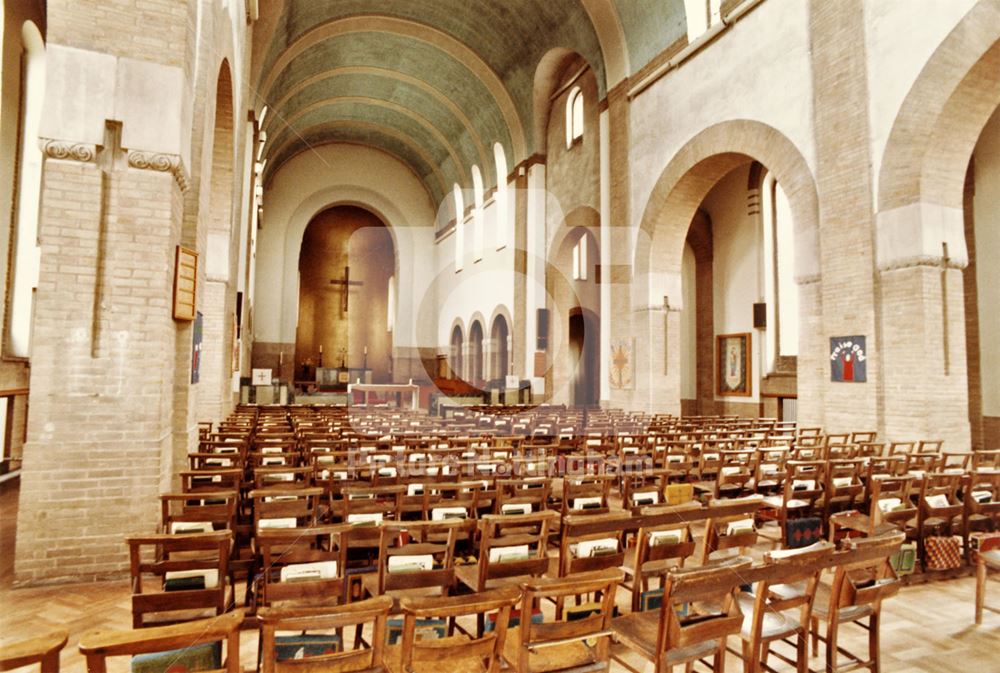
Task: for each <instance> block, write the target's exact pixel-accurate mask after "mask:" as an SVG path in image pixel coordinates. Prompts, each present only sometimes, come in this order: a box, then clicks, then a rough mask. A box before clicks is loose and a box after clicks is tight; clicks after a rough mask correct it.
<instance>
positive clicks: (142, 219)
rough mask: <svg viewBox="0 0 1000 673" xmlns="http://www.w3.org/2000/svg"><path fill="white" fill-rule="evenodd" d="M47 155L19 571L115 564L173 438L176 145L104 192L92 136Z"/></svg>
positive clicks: (134, 156)
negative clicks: (173, 151) (168, 153)
mask: <svg viewBox="0 0 1000 673" xmlns="http://www.w3.org/2000/svg"><path fill="white" fill-rule="evenodd" d="M46 154H47V159H46V164H45V174H44V175H45V177H44V184H43V189H42V212H41V218H40V223H39V240H40V243H41V270H40V274H39V277H40V282H39V287H38V292H37V294H36V300H35V320H34V344H33V352H32V365H33V366H32V372H31V397H30V404H31V415H30V418H29V424H28V442H27V444H26V445H25V450H24V465H23V471H22V477H21V505H20V509H19V512H18V524H17V548H16V563H15V572H16V577H17V580H18V581H37V580H41V579H49V578H55V577H61V576H66V575H76V576H82V577H99V576H104V575H108V574H114V573H116V572H121V571H124V570H125V569H126V568H127V567H128V559H127V556H126V554H125V553H124V550H123V546H122V535H123V534H126V533H129V532H138V531H148V530H150V529H151V528H153V527H155V525H156V522H157V520H158V518H159V504H158V500H157V495H158V493H159V492H160V490H161V488H162V485H163V482H164V480H165V478H166V475H168V474H169V467H168V469H167V470H164V469H163V468H164V461H166V463H167V464H168V465H169V457H170V447H171V434H170V431H171V406H172V405H171V390H172V384H173V378H172V373H173V370H174V361H173V359H174V356H173V339H174V331H175V330H174V323H173V320H172V316H171V308H172V307H171V296H172V292H173V269H174V258H173V252H174V246H175V245H176V243H177V242H178V241H179V237H180V223H181V212H182V199H181V185H182V184H183V174H182V172H181V171H182V169H181V168H180V165H179V157H176V156H174V157H170V156H165V155H146V154H143V153H137V152H129V157H128V162H129V166H128V167H127V168H126V169H124V170H122V171H120V172H117V173H112V174H111V175H110V178H108V177H107V176H104V177H103V179H105V180H107V184H106V186H105V188H104V190H103V198H102V170H101V168H99V167H98V166H97V165H96V163H94V159H95V157H96V156H97V148H96V147H94V146H88V145H86V144H72V143H63V142H50V143H47V145H46ZM163 169H166V170H163ZM171 169H172V170H173V174H171V172H170V170H171ZM102 230H103V232H102ZM102 237H104V238H105V239H106V246H102V240H101V239H102ZM102 247H103V249H104V250H106V251H107V252H106V253H105V254H104V255H103V260H102V254H101V250H102Z"/></svg>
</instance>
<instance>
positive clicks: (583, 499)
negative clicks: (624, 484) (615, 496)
mask: <svg viewBox="0 0 1000 673" xmlns="http://www.w3.org/2000/svg"><path fill="white" fill-rule="evenodd" d="M615 479H616V477H614V476H612V475H597V474H594V475H579V476H567V477H565V478H564V479H563V494H562V514H563V516H566V515H569V514H607V513H608V511H609V509H608V498H609V496H610V495H611V485H612V484H613V483H614V481H615Z"/></svg>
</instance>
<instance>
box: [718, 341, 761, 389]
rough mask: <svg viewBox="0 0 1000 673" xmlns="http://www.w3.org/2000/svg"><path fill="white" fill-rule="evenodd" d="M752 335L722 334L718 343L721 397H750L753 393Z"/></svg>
mask: <svg viewBox="0 0 1000 673" xmlns="http://www.w3.org/2000/svg"><path fill="white" fill-rule="evenodd" d="M750 339H751V335H750V333H749V332H747V333H744V334H720V335H718V336H716V337H715V340H716V343H715V348H716V354H715V358H716V377H717V386H716V387H717V392H718V394H719V395H722V396H726V395H738V396H749V395H751V394H752V393H753V384H752V382H751V373H752V371H753V367H752V360H751V358H750V355H751V341H750Z"/></svg>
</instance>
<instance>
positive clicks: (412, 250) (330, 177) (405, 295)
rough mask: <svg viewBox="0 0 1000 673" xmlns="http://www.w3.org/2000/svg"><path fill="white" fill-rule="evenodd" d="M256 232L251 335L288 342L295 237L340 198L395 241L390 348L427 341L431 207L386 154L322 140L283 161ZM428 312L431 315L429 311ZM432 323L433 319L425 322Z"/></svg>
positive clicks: (294, 296)
mask: <svg viewBox="0 0 1000 673" xmlns="http://www.w3.org/2000/svg"><path fill="white" fill-rule="evenodd" d="M263 201H264V217H263V224H262V227H261V229H260V231H259V232H258V243H257V260H256V274H257V277H256V280H255V302H256V305H255V320H254V338H255V341H258V342H268V343H282V344H291V343H294V341H295V328H296V323H297V317H298V311H297V307H298V296H299V280H298V264H299V251H300V250H301V244H302V236H303V233H304V232H305V228H306V225H308V223H309V221H310V220H312V218H313V216H314V215H316V214H317V213H318V212H320V211H322V210H325V209H326V208H328V207H330V206H333V205H339V204H353V205H360V206H363V207H366V208H369V209H371V210H372V211H374V212H375V213H377V214H378V215H379V216H380V217H381V218H382V219H383V221H384V222H386V223H387V224H388V225H389V228H390V232H391V233H392V236H393V240H394V243H395V246H396V251H397V257H396V260H397V261H396V264H397V268H396V274H395V275H396V279H397V288H398V294H397V303H396V306H397V314H396V321H395V324H396V326H397V327H396V330H395V331H394V333H393V338H394V346H395V347H396V348H400V347H403V348H416V347H418V346H433V345H434V338H433V337H434V335H433V333H432V334H430V336H429V337H428V338H426V340H424V339H423V337H422V336H421V335H419V334H418V331H417V324H418V319H419V317H420V316H419V311H421V310H426V308H425V307H426V306H427V305H428V302H429V303H430V305H431V306H433V305H435V302H434V298H433V295H429V294H428V293H429V292H430V291H431V288H432V280H433V276H434V266H433V258H432V257H431V256H430V255H429V254H428V253H427V251H429V250H432V249H433V238H434V233H433V232H434V218H435V211H434V207H433V205H432V204H431V201H430V198H429V197H428V195H427V192H426V191H425V190H424V189H423V186H422V184H421V183H420V181H419V180H418V179H417V177H416V176H415V175H414V174H413V173H412V172H410V171H409V169H407V168H406V167H405V166H404V165H403V164H402V163H400V162H399V161H398V160H396V159H395V158H393V157H391V156H389V155H388V154H386V153H384V152H381V151H378V150H374V149H371V148H365V147H360V146H357V145H349V144H329V145H323V146H320V147H316V148H314V149H313V150H311V151H308V152H304V153H302V154H300V155H298V156H296V157H295V158H293V159H292V160H290V161H289V162H288V163H287V164H285V165H284V166H283V167H282V168H281V169H280V170H279V172H278V173H276V174H275V176H274V178H273V179H272V180H271V182H270V183H269V184H268V185H267V188H266V189H265V192H264V198H263ZM432 315H433V314H432ZM431 324H433V323H431Z"/></svg>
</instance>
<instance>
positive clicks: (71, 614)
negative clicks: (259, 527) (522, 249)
mask: <svg viewBox="0 0 1000 673" xmlns="http://www.w3.org/2000/svg"><path fill="white" fill-rule="evenodd" d="M16 508H17V501H16V489H15V490H11V491H8V492H4V493H2V494H0V642H2V643H6V642H10V641H13V640H18V639H21V638H27V637H31V636H33V635H37V634H39V633H40V632H42V631H44V630H47V629H52V628H57V627H61V628H66V629H68V630H69V632H70V638H69V644H68V645H67V646H66V648H65V649H64V650H63V652H62V670H63V671H67V672H68V673H85V671H86V667H85V665H84V660H83V658H82V657H81V656H80V655H79V653H78V652H77V650H76V644H77V642H78V640H79V638H80V636H81V635H82V634H84V633H87V632H89V631H93V630H100V629H127V628H128V627H129V625H130V623H131V617H130V611H129V591H128V584H127V582H125V581H118V582H102V583H88V584H68V585H67V584H63V585H57V586H43V587H33V588H12V587H11V580H12V574H11V568H12V564H13V562H12V559H13V551H14V521H15V520H16ZM123 553H124V552H123ZM990 584H991V586H990V587H989V593H988V596H987V598H988V600H987V603H988V604H991V605H994V606H996V607H998V608H1000V583H998V582H991V583H990ZM973 594H974V580H973V578H972V577H965V578H961V579H955V580H947V581H938V582H929V583H924V584H918V585H915V586H909V587H904V588H903V589H902V591H901V592H900V594H899V595H898V596H897V597H895V598H893V599H891V600H890V601H888V602H887V603H886V604H885V605H884V607H883V622H882V624H883V626H882V671H883V673H949V672H954V673H1000V614H998V613H996V612H986V614H985V616H984V618H983V624H982V625H981V626H976V625H975V624H974V623H973V614H972V603H973ZM626 598H627V597H626V596H625V595H624V592H622V593H621V594H620V595H619V601H618V602H619V605H620V606H621V607H622V608H624V607H625V606H626V604H627V601H626ZM546 616H547V617H550V615H546ZM842 638H843V640H842V642H843V643H844V646H845V647H847V649H848V650H851V651H858V652H863V651H864V648H866V647H867V635H866V633H865V632H864V631H862V630H861V629H860V628H858V627H854V626H851V627H848V628H847V631H846V632H845V633H844V635H843V636H842ZM731 645H732V646H733V647H736V648H738V647H739V644H738V643H737V642H735V641H732V642H731ZM240 649H241V656H240V659H241V664H242V666H243V668H245V669H252V668H253V666H254V662H255V661H256V652H257V633H256V632H254V631H247V632H245V633H244V636H243V639H242V643H241V648H240ZM615 652H616V653H617V654H619V655H620V656H622V657H624V658H625V659H626V660H627V661H629V662H630V663H631V664H632V665H633V666H635V667H636V668H639V669H640V670H651V668H650V667H649V666H647V665H644V664H643V663H642V660H641V659H640V658H638V657H635V656H634V655H633V654H632V653H630V652H628V651H627V650H625V649H624V648H622V647H621V646H616V647H615ZM821 652H822V649H821ZM772 661H773V659H772ZM113 663H114V664H117V665H113V666H112V667H109V673H116V672H117V671H126V670H128V662H126V661H118V662H113ZM776 663H777V662H776ZM727 664H728V665H727V667H726V670H727V671H742V670H743V669H742V663H741V662H740V661H739V660H738V659H737V658H736V657H734V656H730V657H729V660H728V662H727ZM810 666H811V668H812V669H813V670H820V669H821V668H822V662H821V660H820V659H818V658H817V659H812V660H811V662H810ZM777 668H778V669H779V670H789V669H788V668H787V667H783V666H777ZM612 669H613V672H614V673H625V670H626V669H625V668H623V667H621V666H618V665H617V664H615V665H613V666H612Z"/></svg>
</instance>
